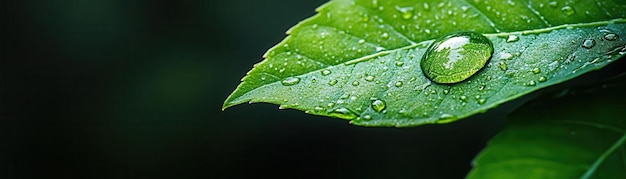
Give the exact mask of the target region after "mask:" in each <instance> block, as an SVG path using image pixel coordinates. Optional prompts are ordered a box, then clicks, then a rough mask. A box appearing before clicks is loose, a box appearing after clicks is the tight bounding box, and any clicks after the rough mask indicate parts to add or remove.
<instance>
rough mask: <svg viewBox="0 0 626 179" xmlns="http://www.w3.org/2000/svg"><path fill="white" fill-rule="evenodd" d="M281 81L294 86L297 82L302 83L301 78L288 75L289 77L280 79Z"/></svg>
mask: <svg viewBox="0 0 626 179" xmlns="http://www.w3.org/2000/svg"><path fill="white" fill-rule="evenodd" d="M280 83H281V84H283V85H285V86H292V85H296V84H298V83H300V78H297V77H288V78H285V79H284V80H283V81H280Z"/></svg>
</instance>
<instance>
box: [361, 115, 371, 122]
mask: <svg viewBox="0 0 626 179" xmlns="http://www.w3.org/2000/svg"><path fill="white" fill-rule="evenodd" d="M363 120H366V121H369V120H372V116H370V115H364V116H363Z"/></svg>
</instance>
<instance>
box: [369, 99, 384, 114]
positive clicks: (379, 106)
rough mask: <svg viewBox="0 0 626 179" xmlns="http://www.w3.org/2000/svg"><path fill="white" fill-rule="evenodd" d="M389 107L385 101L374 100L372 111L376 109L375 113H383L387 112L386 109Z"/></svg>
mask: <svg viewBox="0 0 626 179" xmlns="http://www.w3.org/2000/svg"><path fill="white" fill-rule="evenodd" d="M386 107H387V105H386V104H385V101H383V100H379V99H377V100H373V101H372V109H374V111H376V112H381V111H383V110H385V108H386Z"/></svg>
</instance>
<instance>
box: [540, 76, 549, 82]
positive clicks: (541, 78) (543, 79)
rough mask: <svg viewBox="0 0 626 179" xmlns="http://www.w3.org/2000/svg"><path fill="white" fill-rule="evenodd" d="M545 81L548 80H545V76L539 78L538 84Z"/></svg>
mask: <svg viewBox="0 0 626 179" xmlns="http://www.w3.org/2000/svg"><path fill="white" fill-rule="evenodd" d="M547 80H548V78H546V77H545V76H542V77H539V82H545V81H547Z"/></svg>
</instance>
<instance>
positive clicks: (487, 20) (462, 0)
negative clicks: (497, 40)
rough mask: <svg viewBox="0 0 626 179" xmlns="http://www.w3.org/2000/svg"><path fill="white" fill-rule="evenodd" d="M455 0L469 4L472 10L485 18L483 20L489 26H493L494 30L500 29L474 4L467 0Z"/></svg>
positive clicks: (498, 30)
mask: <svg viewBox="0 0 626 179" xmlns="http://www.w3.org/2000/svg"><path fill="white" fill-rule="evenodd" d="M456 1H458V2H461V3H464V4H467V5H468V6H469V8H471V9H472V10H474V11H476V13H478V15H479V16H481V17H482V18H483V19H485V21H486V22H487V23H488V24H489V26H491V28H493V30H495V31H496V32H500V29H498V27H496V24H495V23H494V22H493V20H491V18H489V16H487V14H485V13H483V12H482V11H480V10H479V9H478V8H476V6H474V5H473V4H471V3H470V2H468V1H467V0H456Z"/></svg>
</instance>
